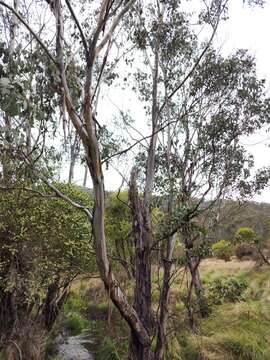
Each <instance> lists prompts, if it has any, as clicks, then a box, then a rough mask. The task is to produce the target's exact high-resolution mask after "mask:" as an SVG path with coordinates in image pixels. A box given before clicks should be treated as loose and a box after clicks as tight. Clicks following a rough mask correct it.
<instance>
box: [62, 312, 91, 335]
mask: <svg viewBox="0 0 270 360" xmlns="http://www.w3.org/2000/svg"><path fill="white" fill-rule="evenodd" d="M64 325H65V327H66V329H67V330H68V331H69V332H70V333H71V335H79V334H80V333H81V332H82V331H83V330H84V329H87V328H89V326H90V323H89V321H88V320H86V319H85V318H83V317H82V315H80V314H78V313H76V312H70V313H68V314H67V319H66V320H65V322H64Z"/></svg>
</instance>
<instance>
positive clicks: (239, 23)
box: [75, 0, 270, 203]
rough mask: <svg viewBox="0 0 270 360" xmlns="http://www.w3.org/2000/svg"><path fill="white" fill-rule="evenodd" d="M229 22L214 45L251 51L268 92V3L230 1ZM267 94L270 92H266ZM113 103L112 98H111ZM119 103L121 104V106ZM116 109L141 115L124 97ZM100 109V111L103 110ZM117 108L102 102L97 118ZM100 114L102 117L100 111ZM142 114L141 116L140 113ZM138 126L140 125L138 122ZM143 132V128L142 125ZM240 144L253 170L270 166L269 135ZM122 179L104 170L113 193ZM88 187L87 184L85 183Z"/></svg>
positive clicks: (267, 196) (269, 196)
mask: <svg viewBox="0 0 270 360" xmlns="http://www.w3.org/2000/svg"><path fill="white" fill-rule="evenodd" d="M229 11H230V12H229V20H227V21H226V22H224V23H223V24H221V25H220V27H219V30H218V33H217V36H216V39H215V42H216V45H217V46H219V47H221V51H222V52H223V53H224V54H230V53H232V52H233V51H234V50H236V49H238V48H245V49H248V50H249V51H250V53H251V54H253V55H254V56H255V57H256V59H257V69H258V75H259V77H263V78H265V79H266V80H267V88H268V89H270V68H269V63H270V40H269V36H270V0H266V4H265V6H264V8H259V7H254V8H249V7H248V6H247V5H243V1H242V0H230V6H229ZM269 94H270V91H269ZM112 100H113V101H114V99H112ZM121 101H122V105H121ZM117 104H118V106H120V107H121V106H124V107H125V108H128V107H130V108H131V109H132V111H133V110H134V113H136V114H137V116H136V117H137V118H138V119H142V116H140V113H141V111H140V105H139V104H134V101H133V99H132V97H131V96H125V97H124V98H123V99H120V101H119V97H118V99H117ZM102 109H103V110H102ZM115 110H116V108H115V107H114V105H113V104H112V103H111V102H110V100H109V99H108V98H107V99H104V103H102V106H101V110H100V116H101V117H104V115H105V117H106V114H108V113H111V112H113V111H115ZM102 111H103V114H101V112H102ZM141 115H142V113H141ZM138 124H139V123H138ZM141 130H142V131H145V130H144V126H143V125H142V126H141ZM242 143H243V144H244V145H245V146H246V148H247V150H248V151H249V152H251V153H252V154H253V156H254V158H255V165H256V168H260V167H263V166H270V148H269V147H268V145H269V144H270V133H266V132H265V131H263V132H260V133H258V134H256V135H253V136H252V137H250V138H248V139H243V141H242ZM117 168H118V169H121V171H123V172H124V174H125V172H126V174H125V175H127V176H128V173H129V166H128V164H127V165H126V166H123V161H122V162H121V163H120V164H119V166H117ZM82 179H83V170H82V169H79V168H77V169H76V172H75V181H76V182H77V183H82ZM121 182H122V180H121V177H120V176H119V175H117V172H116V171H115V170H113V169H110V170H105V186H106V189H107V190H116V189H118V187H119V186H120V184H121ZM88 185H89V186H91V184H90V182H89V183H88ZM254 200H256V201H264V202H269V203H270V188H268V189H266V190H264V191H263V193H262V194H261V195H256V196H255V197H254Z"/></svg>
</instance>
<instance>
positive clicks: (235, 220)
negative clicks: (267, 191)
mask: <svg viewBox="0 0 270 360" xmlns="http://www.w3.org/2000/svg"><path fill="white" fill-rule="evenodd" d="M269 221H270V204H268V203H258V202H247V203H245V204H243V205H240V206H239V204H238V203H237V202H234V201H227V202H226V204H225V205H223V208H222V210H221V213H220V223H219V225H218V226H217V228H216V230H215V238H216V239H226V240H230V239H232V238H233V236H234V234H235V232H236V231H237V229H238V228H239V227H251V228H252V229H253V230H254V231H255V232H256V233H257V234H259V235H261V236H262V237H263V239H265V240H267V239H268V238H269V237H270V228H269V224H268V222H269Z"/></svg>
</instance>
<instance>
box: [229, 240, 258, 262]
mask: <svg viewBox="0 0 270 360" xmlns="http://www.w3.org/2000/svg"><path fill="white" fill-rule="evenodd" d="M234 252H235V255H236V257H237V258H238V259H239V260H242V258H244V257H252V258H254V256H255V249H254V246H253V245H251V244H245V243H244V244H239V245H237V246H236V247H235V249H234Z"/></svg>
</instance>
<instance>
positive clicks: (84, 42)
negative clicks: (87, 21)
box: [65, 0, 88, 56]
mask: <svg viewBox="0 0 270 360" xmlns="http://www.w3.org/2000/svg"><path fill="white" fill-rule="evenodd" d="M65 1H66V4H67V7H68V9H69V11H70V14H71V16H72V18H73V20H74V22H75V24H76V26H77V28H78V30H79V32H80V35H81V39H82V43H83V46H84V49H85V53H86V56H88V46H87V42H86V38H85V36H84V33H83V30H82V28H81V25H80V23H79V21H78V19H77V17H76V15H75V13H74V10H73V8H72V6H71V4H70V2H69V0H65Z"/></svg>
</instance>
